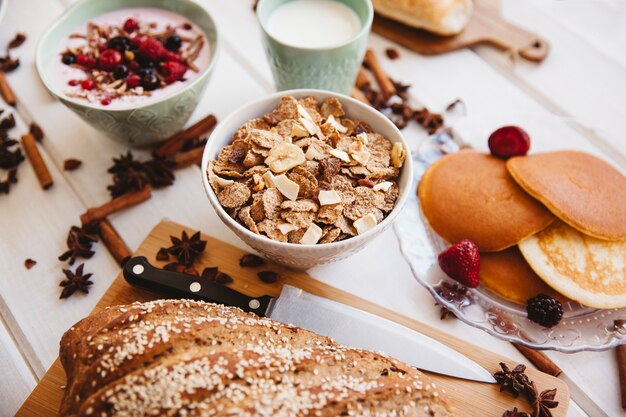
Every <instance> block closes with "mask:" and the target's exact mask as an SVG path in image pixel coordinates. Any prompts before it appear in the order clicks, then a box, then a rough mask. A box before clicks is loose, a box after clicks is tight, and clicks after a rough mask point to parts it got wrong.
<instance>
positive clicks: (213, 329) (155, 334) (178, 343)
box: [60, 300, 455, 417]
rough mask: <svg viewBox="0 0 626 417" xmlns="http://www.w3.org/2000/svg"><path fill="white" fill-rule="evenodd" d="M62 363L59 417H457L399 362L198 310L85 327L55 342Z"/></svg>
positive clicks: (280, 327)
mask: <svg viewBox="0 0 626 417" xmlns="http://www.w3.org/2000/svg"><path fill="white" fill-rule="evenodd" d="M416 354H419V352H416ZM61 362H62V364H63V367H64V368H65V372H66V374H67V388H66V390H65V395H64V398H63V402H62V405H61V410H60V415H61V416H66V417H67V416H72V417H77V416H97V417H102V416H124V417H143V416H165V415H167V416H172V415H177V416H188V417H191V416H206V417H208V416H212V417H214V416H241V417H247V416H250V417H252V416H268V417H269V416H272V417H274V416H275V417H281V416H284V417H292V416H293V417H296V416H305V415H306V416H327V417H331V416H340V415H345V416H348V415H350V416H381V417H382V416H383V415H384V416H391V415H393V416H398V417H399V416H416V417H427V416H428V417H444V416H445V417H449V416H454V415H455V412H454V410H453V408H452V406H451V405H450V404H449V402H448V401H447V400H446V399H445V398H444V394H443V392H442V391H441V390H440V389H438V388H437V387H436V386H435V384H434V383H432V382H431V381H430V380H429V379H428V377H427V376H425V375H423V374H422V373H421V372H419V371H417V370H415V369H414V368H412V367H410V366H408V365H406V364H403V363H400V362H397V361H395V360H394V359H391V358H389V357H386V356H383V355H380V354H377V353H373V352H369V351H364V350H359V349H351V348H347V347H343V346H340V345H337V344H335V343H334V342H333V341H332V340H330V339H328V338H326V337H322V336H319V335H317V334H315V333H312V332H309V331H307V330H303V329H300V328H297V327H293V326H289V325H285V324H281V323H278V322H275V321H272V320H269V319H265V318H259V317H257V316H254V315H252V314H249V313H244V312H243V311H241V310H239V309H236V308H230V307H224V306H219V305H215V304H209V303H203V302H197V301H186V300H159V301H154V302H149V303H144V304H139V303H136V304H132V305H126V306H116V307H111V308H108V309H106V310H103V311H102V312H100V313H97V314H95V315H93V316H90V317H87V318H86V319H84V320H82V321H80V322H79V323H77V324H76V325H75V326H73V327H72V328H71V329H70V330H69V331H67V332H66V333H65V335H63V338H62V340H61Z"/></svg>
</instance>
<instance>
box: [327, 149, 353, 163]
mask: <svg viewBox="0 0 626 417" xmlns="http://www.w3.org/2000/svg"><path fill="white" fill-rule="evenodd" d="M328 153H330V154H331V155H332V156H334V157H335V158H339V159H341V160H342V161H344V162H350V156H349V155H348V154H347V153H345V152H344V151H342V150H341V149H331V150H330V151H329V152H328Z"/></svg>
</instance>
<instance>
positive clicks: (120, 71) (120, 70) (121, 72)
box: [113, 64, 128, 80]
mask: <svg viewBox="0 0 626 417" xmlns="http://www.w3.org/2000/svg"><path fill="white" fill-rule="evenodd" d="M127 75H128V68H127V67H126V65H124V64H120V65H118V66H117V67H115V68H113V76H114V77H115V79H116V80H119V79H120V78H125V77H126V76H127Z"/></svg>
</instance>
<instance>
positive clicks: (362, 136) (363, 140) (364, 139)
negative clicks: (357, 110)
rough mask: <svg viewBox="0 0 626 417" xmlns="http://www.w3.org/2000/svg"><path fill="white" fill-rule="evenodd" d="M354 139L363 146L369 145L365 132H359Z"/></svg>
mask: <svg viewBox="0 0 626 417" xmlns="http://www.w3.org/2000/svg"><path fill="white" fill-rule="evenodd" d="M356 138H357V139H358V140H359V141H361V143H363V144H364V145H367V144H368V143H369V139H368V138H367V133H365V132H361V133H359V134H358V135H356Z"/></svg>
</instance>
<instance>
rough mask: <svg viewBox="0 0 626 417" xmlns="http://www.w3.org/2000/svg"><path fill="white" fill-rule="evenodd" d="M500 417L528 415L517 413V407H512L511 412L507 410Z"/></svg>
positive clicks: (523, 416) (522, 416)
mask: <svg viewBox="0 0 626 417" xmlns="http://www.w3.org/2000/svg"><path fill="white" fill-rule="evenodd" d="M502 417H529V416H528V413H525V412H523V411H518V410H517V407H513V409H512V410H507V411H505V412H504V414H502Z"/></svg>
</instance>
